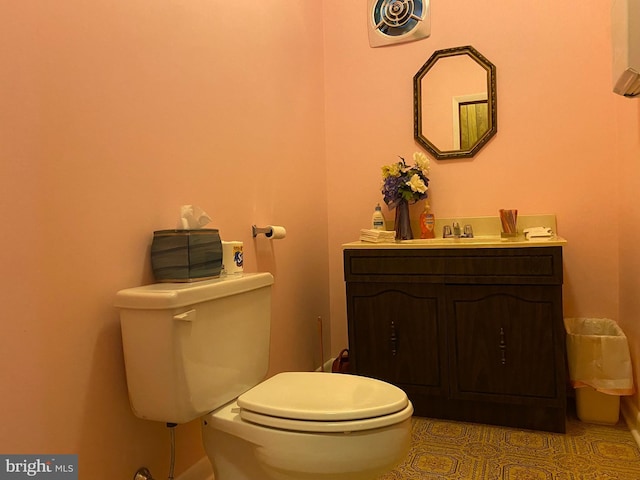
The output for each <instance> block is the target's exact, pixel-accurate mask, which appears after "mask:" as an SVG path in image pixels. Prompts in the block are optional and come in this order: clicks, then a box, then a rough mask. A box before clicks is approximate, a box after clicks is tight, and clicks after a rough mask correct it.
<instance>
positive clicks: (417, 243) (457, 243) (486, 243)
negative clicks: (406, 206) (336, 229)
mask: <svg viewBox="0 0 640 480" xmlns="http://www.w3.org/2000/svg"><path fill="white" fill-rule="evenodd" d="M566 244H567V241H566V240H565V239H564V238H562V237H559V236H557V235H554V236H553V237H548V238H535V239H532V240H525V238H524V236H517V237H515V238H509V239H503V238H500V237H499V236H483V237H474V238H430V239H414V240H396V241H394V242H380V243H374V242H361V241H357V242H350V243H345V244H343V245H342V248H343V249H345V250H346V249H356V248H362V249H367V248H373V249H411V248H414V249H415V248H432V249H433V248H530V247H558V246H560V247H562V246H565V245H566Z"/></svg>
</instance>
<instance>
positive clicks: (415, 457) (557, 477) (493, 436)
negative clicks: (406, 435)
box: [378, 416, 640, 480]
mask: <svg viewBox="0 0 640 480" xmlns="http://www.w3.org/2000/svg"><path fill="white" fill-rule="evenodd" d="M412 435H413V437H412V444H411V448H410V451H409V454H408V456H407V458H406V460H405V461H404V463H402V464H401V465H399V466H398V467H397V468H396V469H395V470H394V471H392V472H390V473H387V474H385V475H383V476H382V477H379V479H378V480H640V450H639V449H638V446H637V444H636V443H635V441H634V439H633V437H632V436H631V433H630V432H629V431H628V429H627V427H626V425H625V423H624V422H623V421H621V422H619V423H618V424H617V425H615V426H600V425H589V424H585V423H583V422H581V421H579V420H578V419H577V418H575V417H573V416H570V418H569V419H568V421H567V433H566V434H557V433H546V432H538V431H532V430H518V429H513V428H503V427H495V426H490V425H479V424H470V423H462V422H453V421H447V420H434V419H426V418H419V417H414V419H413V428H412Z"/></svg>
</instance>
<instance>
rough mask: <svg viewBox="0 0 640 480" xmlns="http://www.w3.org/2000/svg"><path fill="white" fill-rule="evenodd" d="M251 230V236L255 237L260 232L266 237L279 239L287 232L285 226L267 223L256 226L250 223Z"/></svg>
mask: <svg viewBox="0 0 640 480" xmlns="http://www.w3.org/2000/svg"><path fill="white" fill-rule="evenodd" d="M251 230H252V232H253V238H256V237H257V236H258V235H260V234H261V233H262V234H264V236H265V237H267V238H270V239H272V240H279V239H281V238H284V237H285V236H286V234H287V231H286V230H285V228H284V227H281V226H279V225H267V226H266V227H256V226H255V225H252V227H251Z"/></svg>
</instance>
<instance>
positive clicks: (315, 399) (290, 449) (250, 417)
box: [202, 372, 413, 480]
mask: <svg viewBox="0 0 640 480" xmlns="http://www.w3.org/2000/svg"><path fill="white" fill-rule="evenodd" d="M412 413H413V406H412V405H411V402H409V400H408V399H407V397H406V395H405V394H404V392H403V391H402V390H400V389H399V388H397V387H394V386H392V385H389V384H387V383H384V382H380V381H378V380H373V379H370V378H366V377H358V376H352V375H339V374H330V373H303V372H288V373H281V374H278V375H276V376H274V377H271V378H270V379H268V380H266V381H264V382H262V383H261V384H259V385H257V386H256V387H254V388H252V389H251V390H249V391H248V392H246V393H245V394H243V395H241V396H240V397H239V398H238V399H237V400H235V401H232V402H230V403H228V404H227V405H224V406H223V407H221V408H219V409H217V410H215V411H213V412H211V413H209V414H208V415H205V416H204V417H203V419H202V436H203V441H204V446H205V450H206V452H207V455H208V456H209V459H210V460H211V463H212V465H213V467H214V472H215V478H216V480H256V479H269V480H304V479H314V480H338V479H340V480H371V479H375V478H376V477H377V476H379V475H380V474H382V473H384V472H386V471H388V470H389V469H391V468H392V467H393V466H394V465H395V464H396V463H398V462H399V461H400V460H401V459H402V458H403V457H404V456H405V454H406V453H407V450H408V448H409V442H410V436H411V415H412Z"/></svg>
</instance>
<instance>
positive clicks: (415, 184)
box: [406, 173, 427, 193]
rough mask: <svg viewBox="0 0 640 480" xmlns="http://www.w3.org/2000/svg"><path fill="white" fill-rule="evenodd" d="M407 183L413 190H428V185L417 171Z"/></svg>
mask: <svg viewBox="0 0 640 480" xmlns="http://www.w3.org/2000/svg"><path fill="white" fill-rule="evenodd" d="M406 185H407V186H408V187H409V188H411V191H412V192H419V193H424V192H426V191H427V186H426V185H425V184H424V182H423V181H422V179H421V178H420V176H419V175H418V174H417V173H414V174H413V175H412V177H411V178H410V179H409V181H408V182H407V183H406Z"/></svg>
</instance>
